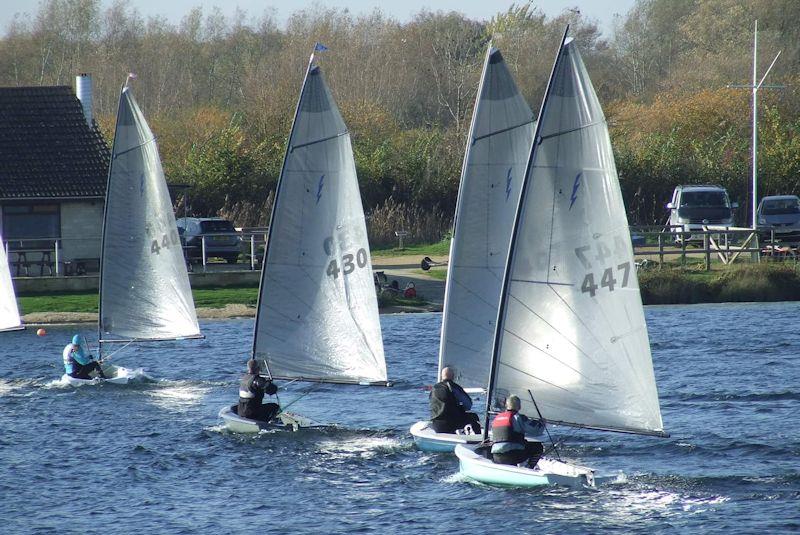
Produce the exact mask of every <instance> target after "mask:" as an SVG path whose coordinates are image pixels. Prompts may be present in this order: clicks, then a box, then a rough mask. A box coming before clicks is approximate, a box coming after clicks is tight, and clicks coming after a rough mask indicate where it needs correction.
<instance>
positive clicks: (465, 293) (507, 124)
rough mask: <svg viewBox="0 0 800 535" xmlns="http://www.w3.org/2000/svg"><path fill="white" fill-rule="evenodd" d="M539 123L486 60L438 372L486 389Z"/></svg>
mask: <svg viewBox="0 0 800 535" xmlns="http://www.w3.org/2000/svg"><path fill="white" fill-rule="evenodd" d="M534 119H535V118H534V116H533V112H531V109H530V107H529V106H528V104H527V102H525V99H524V98H523V96H522V95H521V94H520V92H519V90H518V89H517V86H516V84H515V83H514V79H513V77H512V76H511V73H510V72H509V71H508V67H506V64H505V61H504V60H503V56H502V54H501V53H500V51H499V50H497V49H496V48H493V47H492V46H491V44H490V45H489V48H488V50H487V53H486V60H485V62H484V66H483V74H482V77H481V83H480V87H479V88H478V95H477V98H476V101H475V110H474V112H473V114H472V126H471V128H470V133H469V136H468V138H467V149H466V153H465V156H464V167H463V169H462V172H461V185H460V186H459V190H458V202H457V206H456V219H455V232H454V234H453V242H452V245H451V248H450V263H449V266H448V272H447V288H446V290H445V300H444V314H443V319H442V339H441V346H440V349H439V369H440V370H441V369H442V368H443V367H444V366H454V367H455V369H456V371H457V373H458V376H457V378H458V381H459V383H461V384H462V385H463V386H466V387H472V388H474V387H484V388H485V387H486V383H487V382H488V381H489V364H490V361H491V356H492V343H493V342H494V332H495V322H496V321H497V307H498V304H499V302H500V291H501V289H502V286H503V272H504V270H505V266H506V261H507V260H508V245H509V241H510V237H511V230H512V227H513V225H514V216H515V214H516V209H517V205H518V204H519V192H520V188H521V185H522V179H523V177H524V175H525V169H526V166H527V163H528V156H529V155H530V150H531V140H532V139H533V130H534V124H535V121H534Z"/></svg>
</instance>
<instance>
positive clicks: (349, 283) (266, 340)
mask: <svg viewBox="0 0 800 535" xmlns="http://www.w3.org/2000/svg"><path fill="white" fill-rule="evenodd" d="M315 49H319V48H318V47H315ZM268 240H269V243H268V244H267V246H266V251H265V255H264V263H263V266H262V272H261V280H260V284H259V298H258V312H257V319H256V322H255V325H254V333H253V346H252V349H251V355H252V357H253V358H255V359H258V360H259V361H261V360H264V361H266V367H265V369H266V373H267V374H268V376H269V377H271V378H273V379H284V380H300V381H308V382H331V383H348V384H373V383H377V384H383V385H385V384H386V383H387V378H386V364H385V358H384V353H383V343H382V339H381V334H380V322H379V317H378V308H377V301H376V297H375V286H374V282H373V275H372V270H371V263H370V258H369V243H368V238H367V231H366V225H365V221H364V211H363V205H362V203H361V196H360V191H359V187H358V178H357V173H356V168H355V161H354V158H353V152H352V145H351V140H350V135H349V131H348V130H347V125H346V124H345V123H344V120H343V118H342V117H341V113H340V112H339V109H338V107H337V106H336V102H335V100H334V99H333V95H332V94H331V92H330V90H329V88H328V86H327V84H326V83H325V79H324V77H323V73H322V70H321V69H320V67H319V66H318V65H316V64H315V63H314V55H313V54H312V56H311V58H310V59H309V63H308V67H307V69H306V73H305V77H304V80H303V84H302V87H301V91H300V96H299V99H298V103H297V108H296V110H295V115H294V119H293V121H292V127H291V131H290V134H289V139H288V143H287V146H286V152H285V155H284V160H283V164H282V167H281V176H280V178H279V180H278V184H277V188H276V193H275V203H274V206H273V211H272V214H271V217H270V228H269V232H268Z"/></svg>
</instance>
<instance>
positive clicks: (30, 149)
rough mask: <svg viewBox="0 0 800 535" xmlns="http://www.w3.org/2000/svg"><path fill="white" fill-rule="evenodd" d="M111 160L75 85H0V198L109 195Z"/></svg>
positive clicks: (58, 197) (106, 147)
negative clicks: (90, 124)
mask: <svg viewBox="0 0 800 535" xmlns="http://www.w3.org/2000/svg"><path fill="white" fill-rule="evenodd" d="M109 157H110V152H109V150H108V145H106V142H105V140H104V139H103V136H102V134H101V133H100V130H99V129H98V127H97V124H96V123H93V125H92V127H91V128H90V127H89V126H88V125H87V124H86V119H85V118H84V115H83V108H82V106H81V103H80V101H79V100H78V98H77V97H76V96H75V93H73V92H72V88H71V87H68V86H52V87H0V200H10V199H60V198H87V197H104V196H105V191H106V180H107V178H108V162H109Z"/></svg>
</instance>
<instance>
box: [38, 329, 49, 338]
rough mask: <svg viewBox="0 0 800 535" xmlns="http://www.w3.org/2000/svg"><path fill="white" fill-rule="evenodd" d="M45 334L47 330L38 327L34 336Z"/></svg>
mask: <svg viewBox="0 0 800 535" xmlns="http://www.w3.org/2000/svg"><path fill="white" fill-rule="evenodd" d="M46 334H47V331H45V330H44V329H39V330H37V331H36V336H44V335H46Z"/></svg>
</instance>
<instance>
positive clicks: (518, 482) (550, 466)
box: [455, 444, 598, 488]
mask: <svg viewBox="0 0 800 535" xmlns="http://www.w3.org/2000/svg"><path fill="white" fill-rule="evenodd" d="M476 449H477V446H467V445H463V444H462V445H458V446H456V448H455V453H456V456H457V457H458V462H459V468H460V471H461V473H462V474H464V476H466V477H468V478H469V479H472V480H474V481H479V482H481V483H486V484H488V485H500V486H505V487H540V486H544V485H564V486H568V487H573V488H584V487H589V488H594V487H595V485H596V484H597V483H598V481H596V480H595V477H594V470H592V469H591V468H587V467H585V466H578V465H575V464H569V463H566V462H563V461H559V460H556V459H551V458H549V457H542V458H541V459H539V462H538V463H536V467H535V468H527V467H523V466H517V465H508V464H496V463H494V462H492V460H491V459H487V458H486V457H484V456H483V455H481V454H479V453H477V452H476Z"/></svg>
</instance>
